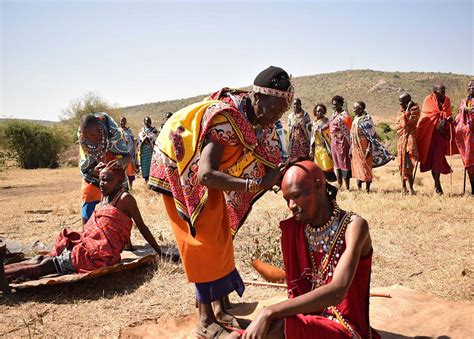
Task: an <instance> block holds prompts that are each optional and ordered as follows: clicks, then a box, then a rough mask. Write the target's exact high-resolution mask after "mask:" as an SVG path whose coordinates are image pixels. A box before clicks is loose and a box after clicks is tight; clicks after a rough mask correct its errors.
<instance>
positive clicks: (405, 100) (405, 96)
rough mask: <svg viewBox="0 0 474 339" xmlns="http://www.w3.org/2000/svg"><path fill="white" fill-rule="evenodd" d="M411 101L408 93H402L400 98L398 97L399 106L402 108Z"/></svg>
mask: <svg viewBox="0 0 474 339" xmlns="http://www.w3.org/2000/svg"><path fill="white" fill-rule="evenodd" d="M410 101H411V95H410V94H408V93H406V92H405V93H402V95H400V98H398V102H400V106H402V107H403V108H404V109H406V108H407V105H408V103H409V102H410Z"/></svg>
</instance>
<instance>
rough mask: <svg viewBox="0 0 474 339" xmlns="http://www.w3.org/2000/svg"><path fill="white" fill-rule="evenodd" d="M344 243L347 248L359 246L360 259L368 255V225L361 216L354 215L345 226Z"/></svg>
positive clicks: (370, 247)
mask: <svg viewBox="0 0 474 339" xmlns="http://www.w3.org/2000/svg"><path fill="white" fill-rule="evenodd" d="M346 243H347V245H348V246H351V245H352V246H361V257H365V256H367V255H369V254H370V251H371V249H372V241H371V239H370V234H369V224H368V223H367V220H365V219H364V218H362V217H361V216H359V215H357V214H354V215H352V217H351V221H350V222H349V224H348V225H347V230H346Z"/></svg>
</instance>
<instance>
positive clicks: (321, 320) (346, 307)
mask: <svg viewBox="0 0 474 339" xmlns="http://www.w3.org/2000/svg"><path fill="white" fill-rule="evenodd" d="M280 227H281V230H282V235H281V245H282V252H283V260H284V263H285V271H286V281H287V284H288V291H289V294H290V298H294V297H296V296H299V295H301V294H304V293H308V292H310V291H311V282H310V280H309V279H308V278H309V276H308V272H311V270H312V264H311V260H310V257H309V253H308V250H307V245H306V238H305V234H304V228H305V225H304V224H302V223H300V222H298V221H296V220H295V219H294V218H290V219H288V220H284V221H282V222H281V223H280ZM343 236H344V235H343ZM344 250H345V246H342V247H341V250H340V253H339V255H342V253H343V252H344ZM322 256H323V255H322V254H320V255H319V257H320V258H319V257H318V259H321V260H322ZM318 264H319V262H316V265H318ZM371 266H372V254H370V255H369V256H368V257H365V258H361V259H360V261H359V266H358V267H357V271H356V274H355V276H354V280H353V281H352V284H351V287H350V288H349V291H348V292H347V295H346V296H345V297H344V299H343V301H342V302H341V303H340V304H339V305H334V306H336V308H337V309H338V310H339V311H340V313H341V315H342V317H343V318H344V319H345V320H346V321H347V322H348V323H349V324H350V325H351V327H352V328H353V329H355V330H356V331H357V333H358V334H359V335H360V336H361V337H362V338H370V337H373V338H380V336H379V335H378V334H377V333H376V332H375V331H374V330H372V329H371V328H370V325H369V285H370V271H371ZM329 282H330V280H329ZM329 316H333V314H332V313H331V311H328V312H325V314H322V313H321V314H316V313H315V314H298V315H296V316H293V317H289V318H286V319H285V333H286V336H287V338H352V334H351V333H350V332H349V331H347V330H346V329H345V328H344V327H343V326H342V325H341V324H339V323H338V322H336V321H334V320H331V319H329Z"/></svg>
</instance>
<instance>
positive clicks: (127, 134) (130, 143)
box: [119, 127, 137, 177]
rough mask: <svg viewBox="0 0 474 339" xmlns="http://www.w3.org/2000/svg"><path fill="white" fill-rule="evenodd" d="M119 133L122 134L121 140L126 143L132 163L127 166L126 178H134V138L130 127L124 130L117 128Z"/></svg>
mask: <svg viewBox="0 0 474 339" xmlns="http://www.w3.org/2000/svg"><path fill="white" fill-rule="evenodd" d="M119 130H120V132H121V133H122V136H123V138H124V139H125V141H126V142H127V147H128V151H129V153H130V155H131V156H132V161H130V164H129V165H128V167H127V169H126V174H127V176H129V177H130V176H135V169H136V168H137V157H136V156H137V150H136V143H135V136H134V135H133V132H132V130H131V129H130V127H126V128H121V127H120V128H119Z"/></svg>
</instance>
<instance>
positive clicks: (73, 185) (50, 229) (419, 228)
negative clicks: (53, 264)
mask: <svg viewBox="0 0 474 339" xmlns="http://www.w3.org/2000/svg"><path fill="white" fill-rule="evenodd" d="M454 170H455V173H454V174H453V191H454V192H455V194H454V196H451V197H449V196H448V195H447V194H446V195H445V196H443V197H438V196H434V195H433V194H432V191H433V189H432V179H431V176H430V175H429V174H427V173H422V174H418V178H417V191H418V195H417V196H414V197H412V196H403V197H402V196H401V195H400V193H399V176H398V171H397V168H396V164H395V163H391V164H390V165H387V166H385V167H383V168H381V169H376V170H375V175H376V178H375V180H374V184H373V189H374V192H373V193H372V194H370V195H367V194H365V193H359V192H356V191H351V192H346V191H342V192H340V193H339V197H338V200H339V204H340V206H341V207H342V208H344V209H348V210H353V211H355V212H357V213H358V214H360V215H361V216H363V217H364V218H365V219H367V220H368V222H369V225H370V229H371V235H372V239H373V244H374V251H375V257H374V264H373V275H372V286H387V285H392V284H401V285H404V286H407V287H410V288H413V289H415V290H418V291H423V292H427V293H430V294H433V295H436V296H439V297H442V298H445V299H449V300H469V301H471V300H472V299H473V294H472V292H473V269H474V268H473V260H472V226H473V225H472V215H473V207H472V206H473V198H472V197H470V196H461V194H460V192H461V190H462V166H461V163H460V161H459V159H458V158H456V159H455V160H454ZM353 185H354V184H353ZM443 185H444V189H445V191H446V193H449V191H450V188H449V176H443ZM354 186H355V185H354ZM79 188H80V179H79V174H78V170H77V168H64V169H58V170H33V171H26V170H18V169H12V170H6V171H4V172H1V173H0V207H1V210H2V214H1V216H0V220H1V224H0V225H1V226H0V236H2V237H5V238H7V239H9V240H12V239H16V240H21V241H22V242H23V243H25V244H31V243H33V242H34V241H36V240H40V241H42V242H44V243H46V244H51V243H52V242H53V241H54V237H55V236H56V234H57V232H58V231H59V230H60V229H61V228H62V227H64V226H68V227H72V228H80V216H79V209H80V197H79ZM133 193H134V195H135V197H136V198H137V200H138V204H139V206H140V209H141V211H142V214H143V216H144V220H145V222H146V223H147V224H148V226H149V227H150V229H151V230H152V232H153V233H154V234H155V236H156V237H157V239H159V241H160V242H162V243H171V242H172V241H173V240H172V239H173V237H172V234H171V232H170V229H169V227H168V224H167V220H166V215H165V212H164V211H163V206H162V203H161V198H160V197H159V196H158V195H156V194H155V193H153V192H150V191H149V190H147V189H146V187H145V185H144V184H143V180H142V179H138V180H137V181H136V185H135V187H134V191H133ZM38 210H46V213H45V214H42V213H41V211H38ZM47 210H49V211H47ZM43 213H44V212H43ZM287 215H288V213H287V211H286V206H285V202H284V201H283V199H282V198H281V194H278V195H277V194H273V193H268V194H267V195H266V196H264V197H263V198H262V199H261V200H260V201H259V202H258V203H257V204H256V205H255V207H254V210H253V211H252V213H251V214H250V216H249V218H248V221H247V223H246V224H245V225H244V226H243V227H242V229H241V231H240V233H239V234H238V235H237V237H236V239H235V249H236V258H237V267H238V268H239V270H240V272H241V275H242V276H243V277H244V278H250V279H251V278H254V276H255V273H254V271H253V270H252V269H251V267H250V265H249V261H250V258H251V256H252V255H260V256H263V257H264V258H267V259H271V260H272V262H273V263H275V264H278V265H281V256H280V252H279V230H278V226H277V225H278V221H279V220H280V219H283V218H285V217H286V216H287ZM133 238H134V239H133V240H134V242H135V243H142V242H143V240H142V239H141V237H140V235H139V234H138V233H137V231H136V230H134V233H133ZM256 239H257V240H258V245H257V244H256ZM257 246H258V248H257ZM274 293H276V292H275V290H272V289H269V288H263V287H253V286H250V287H248V288H247V290H246V293H245V295H244V298H243V301H247V302H251V301H254V300H256V299H260V298H268V297H270V296H272V294H274ZM193 294H194V289H193V285H192V284H188V283H187V282H186V279H185V276H184V273H183V270H182V268H181V266H180V265H175V264H171V263H168V262H165V261H160V262H158V263H157V264H156V265H154V266H153V265H152V266H148V267H144V268H140V269H137V270H134V271H131V272H124V273H118V274H115V275H112V276H108V277H104V278H99V279H96V280H92V281H86V282H81V283H77V284H71V285H62V286H53V287H47V288H37V289H33V290H25V291H18V292H16V293H14V294H13V295H9V296H6V297H5V296H4V297H2V298H1V299H0V336H2V334H3V335H6V336H8V337H19V336H48V337H49V336H61V337H63V336H66V337H72V336H74V337H77V336H79V335H81V336H86V337H92V336H93V337H97V336H108V337H110V336H117V335H118V333H119V330H120V328H121V327H123V326H126V325H129V324H131V323H135V322H139V321H142V320H145V319H156V318H160V317H165V316H178V315H184V314H189V313H192V312H194V311H195V309H194V298H193ZM233 301H238V299H237V298H234V299H233ZM239 301H240V300H239Z"/></svg>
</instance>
